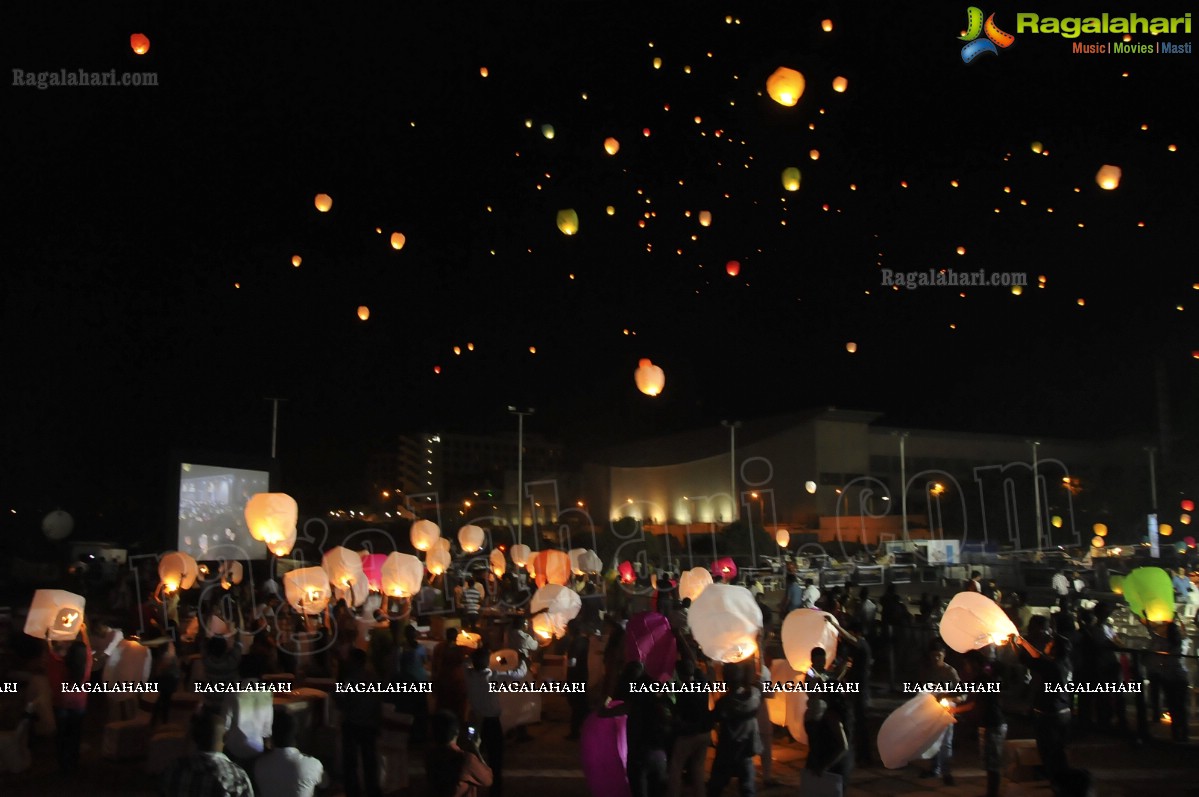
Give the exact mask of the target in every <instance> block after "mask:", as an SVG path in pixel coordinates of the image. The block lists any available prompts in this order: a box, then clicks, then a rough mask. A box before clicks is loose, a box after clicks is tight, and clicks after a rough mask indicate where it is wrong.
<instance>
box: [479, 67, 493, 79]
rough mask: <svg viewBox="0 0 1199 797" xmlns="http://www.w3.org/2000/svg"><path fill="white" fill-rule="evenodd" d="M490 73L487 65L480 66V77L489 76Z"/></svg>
mask: <svg viewBox="0 0 1199 797" xmlns="http://www.w3.org/2000/svg"><path fill="white" fill-rule="evenodd" d="M490 74H491V71H490V70H489V69H488V68H487V67H485V66H481V67H479V77H487V76H488V75H490Z"/></svg>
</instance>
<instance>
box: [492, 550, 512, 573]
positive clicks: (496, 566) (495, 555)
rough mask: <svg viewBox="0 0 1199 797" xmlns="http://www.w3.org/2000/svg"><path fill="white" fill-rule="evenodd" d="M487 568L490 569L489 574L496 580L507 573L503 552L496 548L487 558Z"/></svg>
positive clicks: (506, 563)
mask: <svg viewBox="0 0 1199 797" xmlns="http://www.w3.org/2000/svg"><path fill="white" fill-rule="evenodd" d="M488 566H490V567H491V572H492V573H494V574H495V577H496V578H501V577H502V576H503V575H504V573H506V572H507V571H508V562H507V560H506V559H504V552H503V551H501V550H500V549H499V548H496V549H495V550H494V551H492V552H491V556H490V557H488Z"/></svg>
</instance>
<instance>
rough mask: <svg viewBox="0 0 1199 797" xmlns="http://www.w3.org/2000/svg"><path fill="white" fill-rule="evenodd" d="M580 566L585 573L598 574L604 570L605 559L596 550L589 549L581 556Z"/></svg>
mask: <svg viewBox="0 0 1199 797" xmlns="http://www.w3.org/2000/svg"><path fill="white" fill-rule="evenodd" d="M579 568H580V569H581V570H582V571H583V573H584V574H585V575H589V576H591V575H598V574H599V573H601V572H603V570H604V560H603V559H600V557H599V554H597V553H596V552H595V551H592V550H588V551H587V553H585V554H583V555H582V556H580V557H579Z"/></svg>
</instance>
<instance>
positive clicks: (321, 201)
mask: <svg viewBox="0 0 1199 797" xmlns="http://www.w3.org/2000/svg"><path fill="white" fill-rule="evenodd" d="M312 204H314V205H316V209H317V210H319V211H320V212H321V213H328V212H329V210H330V209H331V208H332V207H333V197H331V196H329V195H328V194H317V195H316V199H314V200H313V201H312Z"/></svg>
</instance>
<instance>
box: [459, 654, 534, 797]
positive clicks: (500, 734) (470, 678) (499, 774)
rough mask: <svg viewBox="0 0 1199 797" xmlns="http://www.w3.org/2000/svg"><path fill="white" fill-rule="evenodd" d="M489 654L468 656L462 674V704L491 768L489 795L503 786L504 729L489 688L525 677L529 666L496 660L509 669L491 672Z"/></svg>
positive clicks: (494, 695) (497, 703) (496, 698)
mask: <svg viewBox="0 0 1199 797" xmlns="http://www.w3.org/2000/svg"><path fill="white" fill-rule="evenodd" d="M490 661H491V653H490V651H488V650H487V648H485V647H481V648H479V649H477V650H476V651H475V652H474V653H472V654H471V667H470V668H469V669H467V671H466V702H467V705H469V706H470V725H471V726H473V727H476V728H478V731H479V742H480V744H481V748H482V753H483V757H484V758H485V759H486V761H487V764H488V766H490V767H491V776H492V782H491V790H490V792H489V794H501V793H502V791H503V783H504V728H503V725H502V724H501V723H500V696H499V694H498V693H496V692H493V691H491V684H499V683H516V682H518V681H523V680H524V678H525V676H526V675H528V674H529V665H528V662H526V661H525V659H524V657H523V656H521V657H520V658H519V660H518V661H516V662H509V661H506V660H504V659H500V660H499V661H498V662H497V664H498V665H500V666H504V667H510V668H511V669H508V670H506V671H505V672H499V671H497V670H493V669H491V667H490V666H488V665H489V664H490Z"/></svg>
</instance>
